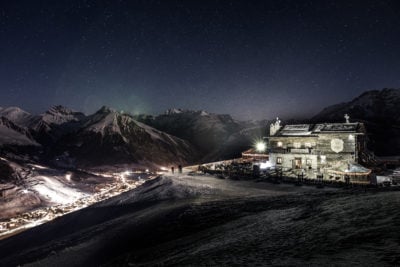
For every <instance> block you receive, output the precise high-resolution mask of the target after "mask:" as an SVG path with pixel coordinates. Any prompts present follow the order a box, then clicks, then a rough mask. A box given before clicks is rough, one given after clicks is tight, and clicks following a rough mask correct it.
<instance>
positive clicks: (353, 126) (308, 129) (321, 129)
mask: <svg viewBox="0 0 400 267" xmlns="http://www.w3.org/2000/svg"><path fill="white" fill-rule="evenodd" d="M338 132H346V133H364V125H363V124H362V123H359V122H354V123H318V124H291V125H285V126H284V127H282V128H281V129H280V130H279V131H278V132H277V133H276V134H275V135H274V136H315V135H318V134H321V133H328V134H329V133H338Z"/></svg>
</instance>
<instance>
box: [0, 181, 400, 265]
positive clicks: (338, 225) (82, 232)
mask: <svg viewBox="0 0 400 267" xmlns="http://www.w3.org/2000/svg"><path fill="white" fill-rule="evenodd" d="M398 199H399V192H395V191H394V192H383V193H379V192H374V193H354V192H353V191H350V192H349V191H342V190H327V189H325V190H317V189H315V188H312V187H301V188H300V187H293V186H288V185H286V186H285V185H272V184H266V183H254V182H246V181H228V180H221V179H215V178H211V177H207V176H201V177H196V176H182V177H177V176H175V177H161V178H157V179H155V180H152V181H148V182H147V183H145V184H144V185H142V186H141V187H139V188H137V189H135V190H132V191H129V192H126V193H124V194H121V195H119V196H117V197H114V198H111V199H108V200H106V201H103V202H101V203H98V204H96V205H93V206H91V207H88V208H85V209H83V210H80V211H77V212H74V213H71V214H67V215H65V216H63V217H61V218H58V219H57V220H54V221H52V222H51V223H47V224H44V225H41V226H38V227H36V228H33V229H30V230H28V231H25V232H23V233H21V234H19V235H16V236H12V237H10V238H8V239H5V240H1V241H0V258H1V259H2V261H1V264H3V265H4V266H17V265H25V264H26V265H28V264H29V265H30V266H275V265H279V266H329V265H332V262H334V263H335V265H338V266H349V265H355V266H390V265H398V263H399V257H400V250H399V245H398V243H399V241H398V240H399V237H400V236H399V233H400V231H399V230H400V229H399V225H400V215H399V214H398V213H396V212H393V211H394V210H397V209H399V207H400V203H399V201H398Z"/></svg>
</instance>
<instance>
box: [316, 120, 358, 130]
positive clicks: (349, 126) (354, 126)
mask: <svg viewBox="0 0 400 267" xmlns="http://www.w3.org/2000/svg"><path fill="white" fill-rule="evenodd" d="M358 126H359V123H358V122H355V123H321V124H316V125H315V126H314V129H313V132H357V130H358Z"/></svg>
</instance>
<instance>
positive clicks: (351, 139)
mask: <svg viewBox="0 0 400 267" xmlns="http://www.w3.org/2000/svg"><path fill="white" fill-rule="evenodd" d="M357 138H358V136H357V134H356V133H343V132H342V133H341V132H332V133H319V134H318V135H310V136H271V137H270V139H269V148H270V162H271V164H272V165H273V166H280V167H282V168H284V169H293V168H294V167H295V164H294V161H295V160H296V159H297V160H299V159H301V164H300V165H301V168H302V169H306V170H309V169H310V168H309V165H307V160H310V161H311V165H310V166H311V169H312V170H315V171H316V172H320V173H323V174H324V176H329V171H328V170H329V169H332V168H341V169H346V168H347V164H349V163H352V162H357V153H358V148H357ZM332 140H333V141H332ZM278 144H280V145H278ZM277 158H281V159H282V163H281V164H279V163H278V162H277Z"/></svg>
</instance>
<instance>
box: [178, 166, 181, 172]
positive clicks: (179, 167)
mask: <svg viewBox="0 0 400 267" xmlns="http://www.w3.org/2000/svg"><path fill="white" fill-rule="evenodd" d="M178 169H179V173H182V165H179V166H178Z"/></svg>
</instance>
